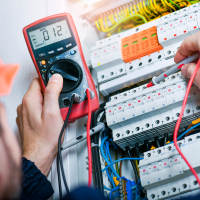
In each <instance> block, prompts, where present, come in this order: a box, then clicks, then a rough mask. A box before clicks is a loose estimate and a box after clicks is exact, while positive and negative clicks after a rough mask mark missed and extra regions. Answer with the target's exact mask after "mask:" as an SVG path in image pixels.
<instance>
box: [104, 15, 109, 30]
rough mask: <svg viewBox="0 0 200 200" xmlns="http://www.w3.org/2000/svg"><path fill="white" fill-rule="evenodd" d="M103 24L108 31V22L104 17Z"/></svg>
mask: <svg viewBox="0 0 200 200" xmlns="http://www.w3.org/2000/svg"><path fill="white" fill-rule="evenodd" d="M104 20H105V24H106V30H108V22H107V17H104Z"/></svg>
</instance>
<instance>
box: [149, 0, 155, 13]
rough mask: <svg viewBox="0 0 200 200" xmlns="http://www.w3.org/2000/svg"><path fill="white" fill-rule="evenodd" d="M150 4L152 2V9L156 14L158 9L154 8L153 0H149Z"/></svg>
mask: <svg viewBox="0 0 200 200" xmlns="http://www.w3.org/2000/svg"><path fill="white" fill-rule="evenodd" d="M149 2H150V5H151V8H152V9H153V11H154V12H155V11H156V9H155V8H154V6H153V4H152V1H151V0H149ZM156 13H157V12H156Z"/></svg>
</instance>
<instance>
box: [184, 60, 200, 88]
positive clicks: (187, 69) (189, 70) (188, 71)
mask: <svg viewBox="0 0 200 200" xmlns="http://www.w3.org/2000/svg"><path fill="white" fill-rule="evenodd" d="M195 67H196V63H190V64H186V65H184V66H183V67H182V68H181V73H182V74H183V76H186V77H187V78H190V77H191V76H192V74H193V72H194V69H195ZM198 77H200V69H199V70H198V71H197V74H196V76H195V79H194V84H195V85H196V86H198V87H199V88H200V79H199V78H198Z"/></svg>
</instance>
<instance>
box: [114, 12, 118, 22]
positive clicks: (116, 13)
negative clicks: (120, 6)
mask: <svg viewBox="0 0 200 200" xmlns="http://www.w3.org/2000/svg"><path fill="white" fill-rule="evenodd" d="M115 17H116V19H117V21H119V18H118V16H117V13H116V12H115Z"/></svg>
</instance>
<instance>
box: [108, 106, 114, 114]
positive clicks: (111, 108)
mask: <svg viewBox="0 0 200 200" xmlns="http://www.w3.org/2000/svg"><path fill="white" fill-rule="evenodd" d="M107 113H108V115H114V108H113V107H110V108H108V109H107Z"/></svg>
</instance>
